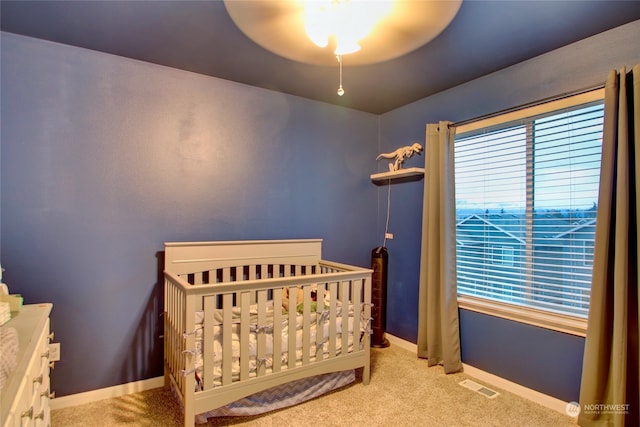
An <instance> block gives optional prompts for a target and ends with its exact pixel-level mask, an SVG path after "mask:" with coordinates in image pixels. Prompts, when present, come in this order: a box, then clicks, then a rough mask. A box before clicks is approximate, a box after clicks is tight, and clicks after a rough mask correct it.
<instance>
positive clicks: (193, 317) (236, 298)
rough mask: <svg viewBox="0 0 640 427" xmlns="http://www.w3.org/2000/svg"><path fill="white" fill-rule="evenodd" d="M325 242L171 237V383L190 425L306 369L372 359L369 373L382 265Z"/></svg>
mask: <svg viewBox="0 0 640 427" xmlns="http://www.w3.org/2000/svg"><path fill="white" fill-rule="evenodd" d="M321 251H322V240H320V239H306V240H255V241H221V242H185V243H165V272H164V277H165V312H164V315H165V332H164V337H165V338H164V340H165V347H164V359H165V386H167V387H170V386H173V388H174V390H175V391H176V394H177V395H178V397H179V399H180V400H181V401H182V405H183V408H184V425H185V426H190V425H193V423H194V417H195V415H196V414H200V413H203V412H206V411H209V410H212V409H215V408H218V407H221V406H223V405H226V404H229V403H231V402H235V401H237V400H238V399H240V398H243V397H246V396H249V395H252V394H254V393H256V392H259V391H262V390H266V389H270V388H272V387H275V386H278V385H281V384H285V383H288V382H291V381H294V380H299V379H302V378H306V377H311V376H317V375H320V374H326V373H331V372H340V371H346V370H352V369H355V368H360V367H362V368H363V371H362V381H363V383H364V384H368V383H369V372H370V356H369V346H370V318H371V273H372V271H371V270H369V269H365V268H360V267H354V266H350V265H345V264H339V263H335V262H329V261H324V260H322V259H321ZM292 355H296V356H295V357H292Z"/></svg>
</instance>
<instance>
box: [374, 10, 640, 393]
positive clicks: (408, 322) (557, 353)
mask: <svg viewBox="0 0 640 427" xmlns="http://www.w3.org/2000/svg"><path fill="white" fill-rule="evenodd" d="M638 40H640V21H635V22H632V23H630V24H627V25H624V26H621V27H618V28H615V29H613V30H610V31H608V32H605V33H602V34H599V35H597V36H594V37H591V38H589V39H585V40H582V41H580V42H578V43H574V44H572V45H569V46H566V47H564V48H561V49H558V50H556V51H553V52H549V53H547V54H545V55H541V56H539V57H536V58H534V59H531V60H529V61H526V62H522V63H520V64H517V65H514V66H512V67H509V68H506V69H504V70H501V71H499V72H496V73H493V74H490V75H487V76H485V77H483V78H480V79H477V80H473V81H470V82H468V83H465V84H463V85H460V86H458V87H455V88H453V89H450V90H447V91H444V92H440V93H438V94H436V95H433V96H430V97H428V98H425V99H422V100H420V101H417V102H415V103H412V104H410V105H407V106H405V107H402V108H399V109H396V110H394V111H391V112H389V113H386V114H384V115H382V116H381V118H380V146H381V150H383V151H385V150H389V149H391V148H392V147H396V146H399V145H406V144H408V143H409V142H411V141H412V140H421V141H424V133H425V124H426V123H436V122H438V121H439V120H449V121H452V122H460V121H463V120H468V119H472V118H474V117H480V116H483V115H486V114H491V113H495V112H498V111H501V110H505V109H508V108H512V107H516V106H519V105H524V104H527V103H530V102H535V101H538V100H541V99H545V98H549V97H553V96H557V95H559V94H563V93H568V92H572V91H576V90H580V89H584V88H587V87H592V86H595V85H598V84H603V83H604V81H605V79H606V77H607V74H608V73H609V71H610V70H612V69H618V68H621V67H623V66H627V67H630V66H632V65H634V64H637V63H640V44H638ZM422 161H424V159H422ZM416 166H417V165H416ZM396 187H398V190H397V191H396ZM378 191H379V195H378V211H379V212H380V214H379V216H383V215H384V214H385V213H386V198H385V197H384V195H386V193H384V194H383V192H384V191H386V190H385V189H379V190H378ZM422 195H423V193H422V185H420V184H416V185H414V184H413V183H412V184H410V185H406V184H403V187H402V189H400V187H399V186H393V188H392V193H391V198H392V203H391V209H392V210H391V212H392V214H391V218H392V220H391V224H393V226H394V227H390V228H391V229H392V230H391V231H394V232H395V236H394V237H395V238H394V240H393V241H391V242H390V243H388V245H387V246H388V247H389V284H388V290H387V293H388V299H387V305H388V317H387V331H388V332H389V333H391V334H393V335H395V336H398V337H401V338H404V339H405V340H408V341H410V342H414V343H415V342H416V336H417V330H418V325H417V317H418V302H417V301H418V276H419V271H420V261H419V252H420V233H421V227H420V225H421V222H420V217H421V215H422ZM381 227H383V225H382V226H381V225H380V224H379V225H378V231H379V233H380V230H381V229H382V230H383V228H381ZM460 322H461V348H462V357H463V361H464V362H465V363H468V364H470V365H472V366H475V367H478V368H480V369H483V370H484V371H487V372H490V373H493V374H495V375H498V376H501V377H503V378H506V379H508V380H511V381H514V382H516V383H519V384H522V385H524V386H526V387H529V388H532V389H534V390H538V391H540V392H543V393H546V394H548V395H551V396H554V397H557V398H559V399H563V400H565V401H571V400H575V401H577V400H578V397H579V388H580V375H581V366H582V352H583V349H584V339H583V338H580V337H576V336H572V335H567V334H564V333H559V332H554V331H549V330H545V329H541V328H537V327H532V326H529V325H525V324H522V323H517V322H512V321H508V320H504V319H499V318H496V317H492V316H486V315H480V314H478V313H474V312H470V311H466V310H460Z"/></svg>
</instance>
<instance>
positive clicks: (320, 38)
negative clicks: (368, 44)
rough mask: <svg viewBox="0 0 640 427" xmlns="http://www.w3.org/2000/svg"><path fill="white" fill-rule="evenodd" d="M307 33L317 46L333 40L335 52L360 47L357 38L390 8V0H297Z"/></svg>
mask: <svg viewBox="0 0 640 427" xmlns="http://www.w3.org/2000/svg"><path fill="white" fill-rule="evenodd" d="M300 1H301V2H302V7H303V18H302V19H303V20H304V28H305V32H306V34H307V36H308V37H309V39H311V41H312V42H313V43H314V44H315V45H316V46H318V47H321V48H326V47H327V46H328V45H329V41H330V40H331V39H334V40H335V46H336V47H335V50H334V52H333V53H334V54H335V55H348V54H350V53H354V52H357V51H359V50H360V44H359V42H360V40H362V39H364V38H365V37H367V35H368V34H369V33H371V31H372V30H373V29H374V28H375V26H376V25H377V24H378V23H379V22H380V21H381V20H382V19H383V18H384V17H385V16H386V15H387V14H389V13H390V12H391V11H392V10H393V0H378V1H373V2H372V1H363V0H300Z"/></svg>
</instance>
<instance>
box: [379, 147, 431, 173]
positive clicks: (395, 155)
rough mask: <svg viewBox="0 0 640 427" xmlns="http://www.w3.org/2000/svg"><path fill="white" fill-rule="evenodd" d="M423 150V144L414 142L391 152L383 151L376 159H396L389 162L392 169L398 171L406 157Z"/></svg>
mask: <svg viewBox="0 0 640 427" xmlns="http://www.w3.org/2000/svg"><path fill="white" fill-rule="evenodd" d="M421 152H422V145H420V144H418V143H417V142H414V143H413V144H412V145H407V146H406V147H400V148H398V149H397V150H395V151H392V152H391V153H382V154H380V155H379V156H378V157H376V160H380V159H381V158H385V159H396V161H395V162H394V163H389V170H390V171H392V172H393V171H397V170H399V169H401V168H402V164H403V163H404V161H405V160H406V159H408V158H409V157H411V156H413V155H414V154H420V153H421Z"/></svg>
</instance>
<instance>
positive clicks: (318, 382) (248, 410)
mask: <svg viewBox="0 0 640 427" xmlns="http://www.w3.org/2000/svg"><path fill="white" fill-rule="evenodd" d="M355 379H356V373H355V370H353V369H352V370H348V371H340V372H331V373H329V374H324V375H317V376H313V377H309V378H303V379H301V380H297V381H291V382H288V383H285V384H282V385H279V386H276V387H272V388H270V389H267V390H263V391H261V392H258V393H255V394H252V395H251V396H247V397H245V398H242V399H240V400H238V401H236V402H233V403H230V404H228V405H225V406H222V407H220V408H217V409H213V410H211V411H208V412H204V413H202V414H198V415H197V416H196V423H197V424H205V423H207V418H213V417H238V416H252V415H260V414H264V413H266V412H270V411H275V410H277V409H282V408H287V407H289V406H294V405H297V404H300V403H303V402H306V401H307V400H310V399H314V398H316V397H319V396H322V395H323V394H326V393H329V392H330V391H333V390H337V389H339V388H342V387H345V386H347V385H349V384H352V383H353V382H355Z"/></svg>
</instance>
